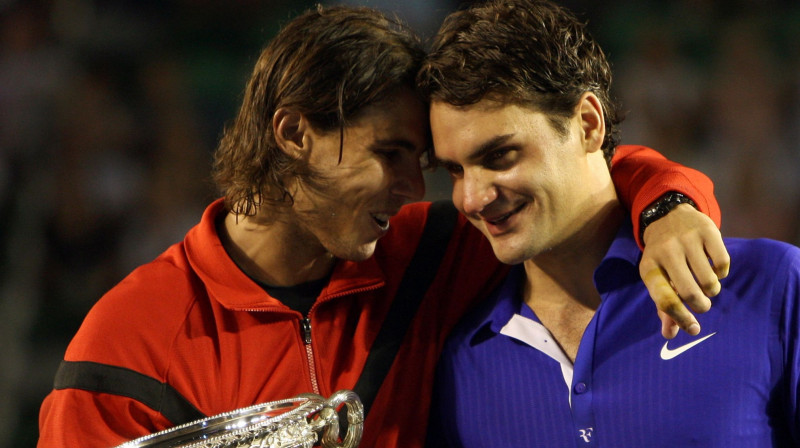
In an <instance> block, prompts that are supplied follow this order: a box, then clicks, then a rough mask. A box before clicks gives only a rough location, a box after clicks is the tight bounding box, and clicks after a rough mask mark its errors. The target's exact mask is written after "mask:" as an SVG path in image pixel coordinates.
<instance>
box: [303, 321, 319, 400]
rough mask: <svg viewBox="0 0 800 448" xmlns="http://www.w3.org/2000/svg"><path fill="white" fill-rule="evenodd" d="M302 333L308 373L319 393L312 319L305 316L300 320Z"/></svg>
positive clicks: (313, 387) (316, 391) (315, 390)
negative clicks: (312, 342) (312, 339)
mask: <svg viewBox="0 0 800 448" xmlns="http://www.w3.org/2000/svg"><path fill="white" fill-rule="evenodd" d="M300 333H301V336H302V337H303V344H304V345H305V348H306V358H307V359H308V373H309V374H310V376H311V389H312V390H313V392H314V393H315V394H317V395H319V394H320V391H319V381H317V368H316V366H315V365H314V349H313V348H312V347H311V319H309V318H308V317H304V318H303V320H302V321H300Z"/></svg>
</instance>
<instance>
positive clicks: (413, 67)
mask: <svg viewBox="0 0 800 448" xmlns="http://www.w3.org/2000/svg"><path fill="white" fill-rule="evenodd" d="M424 54H425V53H424V51H423V48H422V45H421V42H420V40H419V38H418V37H417V36H416V35H415V34H414V33H413V32H412V31H411V30H410V29H409V28H408V27H406V26H405V25H404V24H403V23H401V22H400V21H399V20H397V19H392V18H389V17H387V16H385V15H383V14H382V13H380V12H378V11H376V10H374V9H370V8H365V7H345V6H336V7H322V6H317V7H316V8H314V9H311V10H308V11H306V12H305V13H303V14H301V15H300V16H298V17H297V18H295V19H294V20H292V21H290V22H289V23H288V24H286V26H285V27H283V28H282V29H281V30H280V31H279V33H278V34H277V35H276V36H275V38H274V39H272V40H271V41H270V42H269V44H268V45H267V46H266V47H265V48H264V50H263V51H262V53H261V55H260V57H259V59H258V61H257V62H256V64H255V68H254V69H253V73H252V75H251V77H250V79H249V81H248V83H247V86H246V88H245V92H244V98H243V100H242V105H241V108H240V110H239V113H238V115H237V116H236V118H235V120H234V121H233V123H232V124H231V125H230V126H228V127H227V129H226V130H225V131H224V134H223V136H222V138H221V140H220V143H219V145H218V147H217V149H216V152H215V154H214V168H213V177H214V181H215V182H216V184H217V187H218V188H219V189H220V190H221V192H222V193H223V194H224V196H225V201H226V204H227V206H228V207H229V209H230V210H231V211H232V212H234V213H236V214H244V215H254V214H256V213H257V212H258V209H259V208H260V207H261V206H262V205H263V204H264V203H265V202H266V203H272V204H286V203H291V202H292V200H293V198H292V196H291V193H290V192H289V190H288V188H287V185H285V183H286V182H287V179H293V178H301V179H303V180H305V181H308V182H310V183H311V182H312V181H313V179H314V173H313V172H312V171H311V170H310V169H309V168H308V166H306V164H305V162H303V161H300V160H297V159H296V158H294V157H291V156H290V155H288V154H286V153H284V151H282V150H281V149H280V148H279V147H278V145H277V143H276V140H275V135H274V132H273V127H272V118H273V115H274V114H275V112H276V111H277V110H278V109H279V108H282V107H286V108H290V109H292V110H294V111H296V112H299V113H301V114H302V115H303V116H304V117H305V118H306V119H307V120H309V122H310V123H311V125H312V126H313V127H314V128H315V129H317V130H319V131H321V132H327V131H337V130H338V132H339V133H340V142H341V141H343V140H342V139H343V132H344V128H345V127H346V126H347V124H348V122H350V121H352V120H354V119H356V118H357V117H358V114H359V112H360V111H362V110H363V109H364V108H365V107H367V106H370V105H373V104H376V103H379V102H380V101H382V100H385V99H386V98H388V97H389V96H390V95H391V94H392V93H394V92H396V90H397V89H398V88H400V87H403V86H408V87H410V88H414V83H415V76H416V74H417V72H418V70H419V67H420V65H421V63H422V59H423V57H424ZM342 150H343V149H342V148H340V156H339V157H340V160H341V151H342Z"/></svg>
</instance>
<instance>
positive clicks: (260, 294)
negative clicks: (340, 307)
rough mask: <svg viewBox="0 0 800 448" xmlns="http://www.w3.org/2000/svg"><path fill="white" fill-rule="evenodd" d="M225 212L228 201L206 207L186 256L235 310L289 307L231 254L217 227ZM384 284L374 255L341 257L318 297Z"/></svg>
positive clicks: (212, 289) (188, 240) (220, 298)
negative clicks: (360, 259)
mask: <svg viewBox="0 0 800 448" xmlns="http://www.w3.org/2000/svg"><path fill="white" fill-rule="evenodd" d="M224 213H227V210H226V208H225V204H224V201H223V200H222V199H218V200H216V201H214V202H213V203H211V204H210V205H209V206H208V207H207V208H206V210H205V212H204V213H203V217H202V219H201V220H200V223H199V224H197V225H196V226H195V227H193V228H192V229H191V230H189V232H188V233H187V235H186V237H185V239H184V250H185V251H186V257H187V259H188V260H189V263H190V264H191V266H192V268H193V269H194V271H195V272H196V274H197V276H198V277H199V278H200V281H202V282H203V284H204V285H205V288H206V290H207V291H208V294H209V296H210V297H211V298H212V299H214V300H216V301H217V302H219V303H220V304H221V305H222V306H224V307H226V308H229V309H233V310H252V311H256V310H259V311H260V310H270V309H271V310H287V311H288V310H289V308H288V307H287V306H285V305H284V304H283V303H281V302H280V301H279V300H277V299H275V298H274V297H271V296H270V295H269V294H268V293H267V292H266V291H265V290H264V289H263V288H262V287H260V286H259V285H258V284H256V282H254V281H253V280H252V279H250V277H248V276H247V275H246V274H245V273H244V272H242V270H241V269H239V267H238V266H236V263H234V262H233V260H231V258H230V257H229V256H228V253H227V252H226V251H225V248H224V247H223V245H222V241H221V240H220V238H219V234H218V233H217V227H216V222H217V220H218V218H219V217H220V216H221V215H222V214H224ZM383 284H384V276H383V272H382V271H381V269H380V267H379V266H378V264H377V263H376V261H375V258H374V257H370V258H369V259H368V260H366V261H363V262H359V263H354V262H349V261H339V262H337V264H336V266H335V267H334V270H333V273H332V275H331V280H330V282H329V283H328V285H327V286H326V287H325V288H324V289H323V290H322V293H321V296H320V297H321V299H318V301H319V300H327V299H330V298H333V297H334V296H338V295H344V294H347V293H349V292H353V291H356V290H359V289H370V288H377V287H380V286H383Z"/></svg>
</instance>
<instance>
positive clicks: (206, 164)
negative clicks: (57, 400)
mask: <svg viewBox="0 0 800 448" xmlns="http://www.w3.org/2000/svg"><path fill="white" fill-rule="evenodd" d="M313 3H314V2H312V1H303V0H235V1H220V0H172V1H169V0H135V1H134V0H21V1H20V0H0V211H2V214H0V251H2V256H0V318H2V319H3V325H0V348H2V351H3V367H2V369H0V397H2V399H0V446H33V445H34V444H35V441H36V438H37V414H38V407H39V404H40V403H41V400H42V398H43V397H44V395H45V394H46V393H47V392H48V391H49V390H50V388H51V385H52V378H53V375H54V372H55V369H56V367H57V366H58V363H59V361H60V359H61V356H62V355H63V352H64V349H65V347H66V344H67V342H68V341H69V339H70V338H71V336H72V334H73V333H74V332H75V331H76V329H77V327H78V326H79V325H80V322H81V319H82V318H83V316H84V315H85V313H86V312H87V311H88V309H89V308H90V307H91V305H92V304H93V303H94V302H95V301H96V300H97V299H98V298H99V297H100V295H102V293H103V292H105V290H107V289H108V288H110V287H111V286H112V285H113V284H115V283H116V282H118V281H119V280H120V279H121V278H122V277H123V276H124V275H125V274H126V273H127V272H129V271H130V270H131V269H133V268H134V267H135V266H137V265H139V264H141V263H144V262H147V261H149V260H151V259H152V258H154V257H155V256H157V255H158V254H159V253H160V252H161V251H163V250H164V249H165V248H166V247H167V246H168V245H169V244H172V243H174V242H177V241H179V240H180V239H181V238H182V237H183V234H184V233H185V232H186V230H187V229H188V228H189V227H190V226H191V225H193V224H194V223H195V222H196V221H198V220H199V217H200V214H201V213H202V210H203V208H204V206H205V205H206V204H207V203H208V202H209V201H210V200H212V199H213V198H215V197H216V192H215V190H214V188H213V185H212V184H211V182H210V178H209V168H210V160H211V153H212V152H213V150H214V147H215V145H216V141H217V139H218V137H219V135H220V132H221V130H222V129H223V127H224V125H225V123H226V122H227V121H229V120H230V119H232V118H233V116H234V114H235V112H236V107H237V103H238V100H239V98H240V96H241V91H242V89H243V86H244V82H245V80H246V79H247V76H248V74H249V70H250V68H251V65H252V63H253V62H254V61H255V59H256V57H257V55H258V52H259V50H260V48H261V47H262V46H263V44H264V43H265V42H266V41H267V40H268V39H269V38H270V36H271V35H272V34H273V33H274V32H275V30H277V29H278V27H279V26H280V25H281V24H282V23H284V22H285V21H286V20H288V19H289V18H291V17H292V16H294V15H296V14H297V13H299V12H300V11H302V10H303V9H305V8H307V7H310V6H312V5H313ZM347 3H350V4H367V5H370V6H375V7H380V8H382V9H384V10H387V11H391V12H397V13H398V15H400V17H402V18H404V19H405V20H407V21H408V22H409V23H410V24H411V25H412V26H414V27H415V28H417V29H418V30H419V31H420V33H421V34H422V35H423V36H429V35H431V34H432V33H433V32H434V31H435V29H436V27H437V26H438V23H439V21H440V20H441V18H442V17H443V16H444V15H445V14H446V13H447V12H448V11H450V10H452V9H454V8H456V7H457V6H458V3H459V2H458V1H456V0H449V1H448V0H439V1H434V0H414V1H403V2H399V1H391V0H383V1H381V0H375V1H366V0H365V1H355V0H351V1H349V2H347ZM563 3H564V4H565V5H566V6H569V7H570V8H572V9H573V10H574V11H576V12H577V13H578V14H579V15H580V16H582V17H584V18H587V19H588V21H589V24H590V27H591V28H592V30H593V32H594V34H595V36H596V37H597V38H598V40H599V41H600V42H601V43H602V45H603V46H604V48H605V50H606V51H607V53H608V54H609V58H610V60H611V61H612V62H613V64H614V71H615V74H616V80H615V83H616V88H615V91H616V94H617V96H618V98H619V99H620V100H621V102H622V104H623V105H624V107H625V109H626V110H627V111H628V117H627V118H626V121H625V123H624V125H623V134H622V137H623V142H626V143H641V144H647V145H648V146H652V147H654V148H656V149H658V150H659V151H661V152H662V153H664V154H665V155H667V156H668V157H670V158H672V159H674V160H677V161H679V162H681V163H684V164H686V165H689V166H692V167H695V168H698V169H700V170H702V171H704V172H705V173H707V174H708V175H709V176H710V177H711V178H712V179H713V180H714V182H715V185H716V193H717V196H718V198H719V200H720V203H721V205H722V209H723V233H724V234H725V235H726V236H746V237H755V236H765V237H770V238H775V239H779V240H783V241H788V242H792V243H794V244H800V176H798V172H800V3H799V2H797V1H796V0H793V1H775V0H772V1H770V0H758V1H756V0H753V1H722V0H683V1H660V0H648V1H638V2H627V1H623V0H609V1H605V2H592V1H590V0H582V1H580V0H573V1H565V2H563ZM448 188H449V181H448V180H447V179H446V177H444V176H443V175H442V174H441V173H433V174H430V175H429V187H428V198H429V199H437V198H442V197H448ZM733 262H734V263H735V262H736V260H733ZM120 349H121V350H124V347H121V348H120Z"/></svg>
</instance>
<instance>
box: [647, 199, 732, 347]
mask: <svg viewBox="0 0 800 448" xmlns="http://www.w3.org/2000/svg"><path fill="white" fill-rule="evenodd" d="M643 239H644V244H645V246H644V253H643V254H642V261H641V263H640V264H639V275H641V276H642V280H644V283H645V286H647V290H648V291H650V296H651V297H652V299H653V301H654V302H655V303H656V308H658V317H659V319H661V334H662V335H663V336H664V337H665V338H667V339H672V338H674V337H675V335H677V334H678V328H679V327H680V328H682V329H683V330H684V331H686V332H687V333H689V334H691V335H696V334H698V333H700V324H699V323H698V322H697V318H695V316H694V314H692V312H695V313H704V312H706V311H708V310H709V309H710V308H711V300H710V299H709V298H710V297H714V296H716V295H717V294H719V292H720V290H721V288H722V286H721V285H720V283H719V280H720V279H723V278H725V277H727V276H728V270H729V269H730V255H728V250H727V249H726V248H725V244H724V243H723V242H722V235H721V234H720V231H719V230H718V229H717V227H716V225H714V222H713V221H712V220H711V218H709V217H708V216H706V215H704V214H703V213H701V212H699V211H697V210H696V209H695V208H694V207H692V206H691V205H689V204H681V205H679V206H677V207H675V208H674V209H673V210H672V211H670V212H669V213H668V214H667V215H666V216H664V217H663V218H661V219H659V220H658V221H655V222H653V223H652V224H650V225H649V226H647V228H646V229H645V231H644V235H643ZM687 305H688V308H687ZM689 308H691V311H689Z"/></svg>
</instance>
